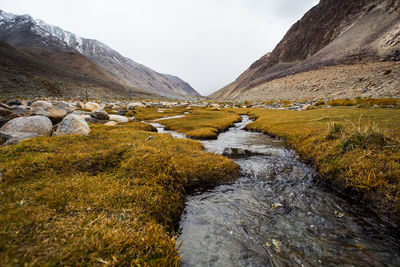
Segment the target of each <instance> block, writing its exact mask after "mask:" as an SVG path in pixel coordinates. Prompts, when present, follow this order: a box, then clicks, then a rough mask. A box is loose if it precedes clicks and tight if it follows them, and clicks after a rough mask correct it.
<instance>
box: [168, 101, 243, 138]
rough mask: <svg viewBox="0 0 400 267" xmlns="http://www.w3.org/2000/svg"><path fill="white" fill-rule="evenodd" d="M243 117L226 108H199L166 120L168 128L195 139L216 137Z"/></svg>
mask: <svg viewBox="0 0 400 267" xmlns="http://www.w3.org/2000/svg"><path fill="white" fill-rule="evenodd" d="M240 120H241V117H240V116H239V115H238V114H236V113H233V112H229V111H225V110H212V109H208V108H197V109H194V110H192V111H191V112H190V113H189V114H187V115H186V116H185V117H183V118H179V119H170V120H164V121H163V122H162V123H163V124H164V125H165V126H166V129H167V130H172V131H177V132H181V133H184V134H186V136H187V137H189V138H193V139H215V138H217V137H218V134H219V133H220V132H223V131H225V130H226V129H228V128H229V127H230V126H232V125H233V124H234V123H235V122H239V121H240Z"/></svg>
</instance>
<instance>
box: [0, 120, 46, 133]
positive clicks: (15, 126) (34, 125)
mask: <svg viewBox="0 0 400 267" xmlns="http://www.w3.org/2000/svg"><path fill="white" fill-rule="evenodd" d="M52 128H53V124H52V123H51V121H50V119H49V118H47V117H44V116H32V117H20V118H15V119H12V120H10V121H9V122H7V123H6V124H4V125H3V126H2V127H1V128H0V131H3V132H6V133H34V134H36V135H38V136H50V134H51V131H52Z"/></svg>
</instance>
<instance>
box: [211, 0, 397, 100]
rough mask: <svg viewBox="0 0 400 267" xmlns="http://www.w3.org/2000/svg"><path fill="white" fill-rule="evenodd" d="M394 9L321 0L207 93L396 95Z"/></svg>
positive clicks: (372, 1)
mask: <svg viewBox="0 0 400 267" xmlns="http://www.w3.org/2000/svg"><path fill="white" fill-rule="evenodd" d="M399 7H400V1H399V0H352V1H348V0H321V1H320V2H319V4H318V5H317V6H315V7H314V8H312V9H311V10H310V11H309V12H307V13H306V14H305V15H304V17H303V18H302V19H301V20H299V21H298V22H296V23H295V24H294V25H293V26H292V27H291V28H290V29H289V31H288V32H287V33H286V35H285V37H284V38H283V40H282V41H281V42H280V43H279V44H278V45H277V46H276V48H275V49H274V50H273V51H272V52H271V53H267V54H266V55H264V56H263V57H261V58H260V59H259V60H257V61H256V62H255V63H253V64H252V65H251V66H250V67H249V69H247V70H246V71H245V72H244V73H242V74H241V75H240V76H239V77H238V78H237V79H236V80H235V81H234V82H233V83H231V84H229V85H227V86H226V87H224V88H222V89H220V90H219V91H217V92H215V93H214V94H212V95H211V97H214V98H218V99H241V100H269V99H287V100H293V99H317V98H338V97H340V98H344V97H356V96H360V94H363V93H364V94H365V95H362V96H400V92H399V87H400V86H399V85H400V81H399V79H398V77H400V76H399V73H400V66H399V64H398V61H399V59H400V52H399V50H400V11H399ZM383 74H385V75H383ZM382 83H384V85H385V86H383V85H382Z"/></svg>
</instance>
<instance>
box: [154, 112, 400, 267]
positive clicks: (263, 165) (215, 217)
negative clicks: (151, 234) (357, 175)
mask: <svg viewBox="0 0 400 267" xmlns="http://www.w3.org/2000/svg"><path fill="white" fill-rule="evenodd" d="M250 122H251V120H250V119H249V117H248V116H243V120H242V122H239V123H236V124H235V125H234V127H231V128H230V129H229V130H228V131H227V132H225V133H221V134H220V135H219V137H218V139H217V140H211V141H202V143H203V145H204V147H205V148H206V150H207V151H209V152H213V153H217V154H222V153H223V151H224V149H225V148H242V149H246V150H248V151H250V152H252V153H254V155H253V156H247V157H242V158H235V159H234V160H235V162H236V163H238V164H239V165H240V167H241V171H242V175H241V177H240V178H239V179H238V180H237V181H236V182H234V183H232V184H227V185H221V186H217V187H215V188H213V189H210V190H199V191H198V192H195V193H194V194H192V195H190V196H188V197H187V199H186V207H185V210H184V212H183V214H182V218H181V222H180V225H179V233H180V235H179V238H178V242H177V243H178V244H180V248H179V251H180V254H181V256H182V259H181V264H182V266H400V242H399V241H400V240H399V238H398V237H397V236H396V233H395V231H394V230H393V229H392V228H391V227H390V226H388V225H387V224H385V223H383V222H382V221H380V220H379V219H378V218H377V217H376V216H375V215H373V214H371V212H368V211H366V210H365V209H363V208H362V207H360V205H352V204H350V203H349V202H348V201H346V200H344V199H342V198H340V197H339V196H338V195H337V194H335V193H334V192H332V191H331V190H328V189H326V188H324V187H322V186H319V185H318V183H317V182H318V176H317V175H318V174H317V173H316V172H315V171H314V170H313V168H311V167H309V166H307V165H306V164H304V163H302V162H301V161H300V160H299V159H298V157H297V155H296V153H295V152H294V151H291V150H288V149H286V148H285V143H284V141H282V140H277V139H274V138H271V137H268V136H267V135H264V134H262V133H255V132H248V131H245V130H244V127H245V126H246V124H248V123H250ZM152 125H153V126H155V127H157V128H158V131H159V132H165V133H169V134H172V135H173V136H174V137H179V138H184V137H185V136H184V135H183V134H179V133H175V132H169V131H165V130H164V127H163V126H162V125H161V124H158V123H153V124H152Z"/></svg>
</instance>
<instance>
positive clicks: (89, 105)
mask: <svg viewBox="0 0 400 267" xmlns="http://www.w3.org/2000/svg"><path fill="white" fill-rule="evenodd" d="M85 109H87V110H90V111H93V110H96V109H100V105H99V104H97V103H94V102H87V103H86V104H85Z"/></svg>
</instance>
